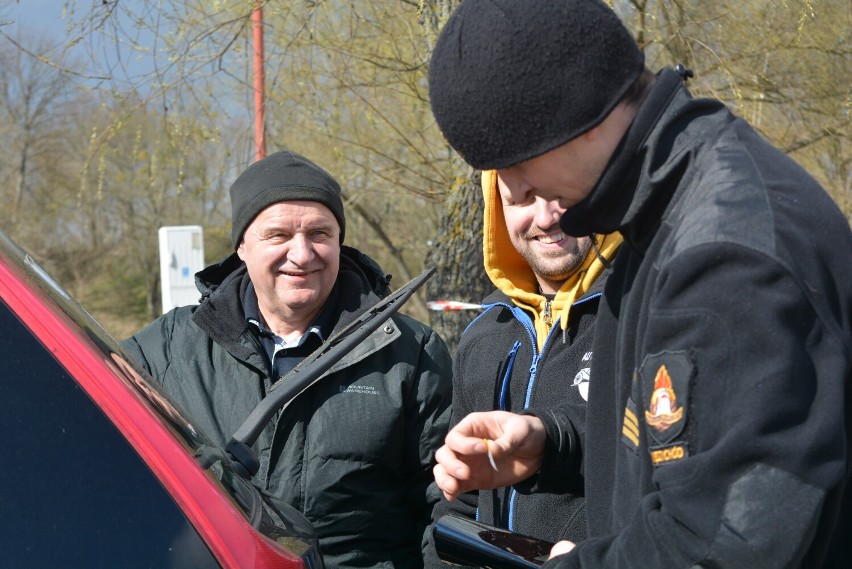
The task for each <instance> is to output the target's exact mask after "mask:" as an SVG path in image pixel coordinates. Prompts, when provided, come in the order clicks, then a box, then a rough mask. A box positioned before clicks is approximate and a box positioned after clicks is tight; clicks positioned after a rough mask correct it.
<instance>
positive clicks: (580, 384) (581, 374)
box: [571, 352, 592, 401]
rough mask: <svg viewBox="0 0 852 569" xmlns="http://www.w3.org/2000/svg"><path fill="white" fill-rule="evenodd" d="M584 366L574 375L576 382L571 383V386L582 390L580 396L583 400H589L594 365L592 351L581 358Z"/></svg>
mask: <svg viewBox="0 0 852 569" xmlns="http://www.w3.org/2000/svg"><path fill="white" fill-rule="evenodd" d="M580 365H582V366H583V367H582V369H580V371H578V372H577V375H575V376H574V383H572V384H571V387H576V388H577V391H579V392H580V397H582V398H583V401H588V400H589V379H590V378H591V366H592V352H586V353H585V354H583V359H582V360H581V364H580Z"/></svg>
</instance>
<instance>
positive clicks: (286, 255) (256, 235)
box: [237, 201, 340, 338]
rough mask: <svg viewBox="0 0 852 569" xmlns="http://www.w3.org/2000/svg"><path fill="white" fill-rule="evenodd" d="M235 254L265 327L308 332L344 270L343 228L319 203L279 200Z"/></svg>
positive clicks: (283, 332)
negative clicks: (342, 261)
mask: <svg viewBox="0 0 852 569" xmlns="http://www.w3.org/2000/svg"><path fill="white" fill-rule="evenodd" d="M237 254H238V255H239V257H240V259H242V260H243V261H244V262H245V264H246V267H247V268H248V273H249V277H250V278H251V281H252V283H253V284H254V288H255V292H256V293H257V300H258V305H259V308H260V313H261V314H262V315H263V318H264V319H265V320H266V325H267V326H268V327H269V328H270V329H271V330H272V331H273V332H275V333H276V334H278V335H280V336H282V337H285V338H286V337H287V336H290V335H292V334H293V333H294V332H299V333H303V332H304V331H306V330H307V328H308V326H310V324H311V323H312V322H313V321H314V319H315V318H316V316H317V315H318V314H319V312H320V310H321V309H322V307H323V305H324V304H325V301H326V300H327V299H328V296H329V294H330V293H331V289H332V287H333V286H334V282H335V280H336V279H337V273H338V271H339V269H340V225H339V224H338V222H337V219H336V218H335V217H334V214H332V213H331V210H330V209H328V208H327V207H326V206H324V205H322V204H320V203H318V202H312V201H290V202H279V203H276V204H272V205H270V206H269V207H267V208H266V209H264V210H262V211H261V212H260V213H259V214H258V215H257V217H255V218H254V220H252V222H251V223H250V224H249V226H248V227H247V228H246V231H245V234H244V235H243V239H242V241H241V242H240V245H239V247H238V248H237Z"/></svg>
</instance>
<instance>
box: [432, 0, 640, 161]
mask: <svg viewBox="0 0 852 569" xmlns="http://www.w3.org/2000/svg"><path fill="white" fill-rule="evenodd" d="M644 67H645V58H644V55H643V53H642V51H641V50H640V49H639V46H638V45H637V44H636V41H635V40H634V39H633V37H632V36H631V35H630V33H629V32H628V31H627V29H626V28H625V27H624V24H622V22H621V20H619V18H618V16H616V15H615V13H614V12H613V11H612V9H610V8H609V7H608V6H607V5H606V4H604V3H603V2H601V1H599V0H464V2H462V3H461V5H460V6H459V7H458V8H457V9H456V11H455V12H453V14H452V15H451V16H450V19H449V20H448V21H447V23H446V25H445V26H444V28H443V30H442V31H441V34H440V35H439V37H438V40H437V43H436V44H435V49H434V50H433V52H432V61H431V64H430V68H429V97H430V100H431V104H432V112H433V113H434V115H435V119H436V120H437V122H438V126H439V127H440V128H441V130H442V131H443V133H444V136H445V137H446V139H447V142H449V143H450V145H451V146H452V147H453V148H455V149H456V151H458V153H459V154H461V156H462V158H464V159H465V160H466V161H467V162H468V163H469V164H470V165H471V166H473V167H474V168H478V169H482V170H490V169H494V168H505V167H508V166H512V165H514V164H517V163H519V162H523V161H524V160H528V159H530V158H533V157H535V156H538V155H540V154H543V153H545V152H547V151H549V150H553V149H554V148H556V147H557V146H560V145H561V144H563V143H565V142H568V141H569V140H571V139H573V138H576V137H577V136H579V135H581V134H583V133H584V132H586V131H587V130H590V129H592V128H594V127H595V126H597V125H598V124H600V123H601V121H603V120H604V119H605V118H606V117H607V115H609V113H610V112H611V111H612V109H613V108H615V106H616V105H617V104H618V102H619V101H620V100H621V98H622V97H623V96H624V94H625V93H626V91H627V89H628V88H629V87H630V86H631V85H632V84H633V83H634V82H635V81H636V80H637V79H638V78H639V75H640V74H641V73H642V70H643V69H644Z"/></svg>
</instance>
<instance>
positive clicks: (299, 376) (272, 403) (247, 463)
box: [226, 267, 435, 478]
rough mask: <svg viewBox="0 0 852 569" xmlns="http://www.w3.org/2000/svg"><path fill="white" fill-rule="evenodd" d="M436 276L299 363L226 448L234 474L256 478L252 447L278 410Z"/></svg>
mask: <svg viewBox="0 0 852 569" xmlns="http://www.w3.org/2000/svg"><path fill="white" fill-rule="evenodd" d="M434 273H435V268H434V267H432V268H430V269H427V270H426V271H424V272H423V273H421V274H420V275H419V276H417V277H415V278H413V279H411V281H409V282H408V283H407V284H405V286H403V287H401V288H400V289H399V290H397V291H396V292H394V293H392V294H391V295H389V296H387V297H385V298H384V299H382V300H381V301H380V302H379V303H377V304H376V305H375V306H373V307H371V308H370V309H369V310H367V311H366V312H364V314H362V315H361V316H359V317H358V318H357V319H356V320H354V321H353V322H350V323H349V324H348V325H347V326H346V327H345V328H343V329H342V330H340V331H339V332H337V333H336V334H334V335H333V336H332V337H331V338H329V339H328V340H326V341H325V342H323V343H322V345H321V346H320V347H318V348H317V349H316V350H314V352H313V353H312V354H311V355H310V356H308V357H307V358H305V359H304V360H302V361H301V362H299V364H298V365H297V366H296V367H294V368H293V369H292V370H291V371H290V373H288V374H287V375H285V376H284V377H282V378H281V379H279V380H278V381H277V382H276V383H275V385H274V386H273V387H272V389H270V390H269V393H268V394H267V395H266V397H264V398H263V400H262V401H261V402H260V403H259V404H258V406H257V407H255V408H254V411H252V412H251V414H250V415H249V416H248V418H247V419H246V420H245V421H244V422H243V424H242V425H241V426H240V428H239V429H237V432H236V433H234V436H233V437H232V438H231V441H230V442H229V443H228V445H227V447H226V451H227V452H228V454H229V455H230V456H231V458H233V459H234V468H235V470H237V471H238V472H240V474H241V475H243V476H245V477H249V478H250V477H252V476H254V475H255V474H256V473H257V471H258V469H259V468H260V463H259V462H258V460H257V457H256V456H255V455H254V451H252V450H251V445H253V444H254V443H255V441H257V437H259V436H260V433H261V432H262V431H263V429H264V427H266V425H267V423H269V420H270V419H271V418H272V417H273V415H275V413H277V412H278V411H279V410H283V409H286V408H287V405H289V404H290V402H291V401H292V400H293V399H295V398H296V396H298V395H299V394H300V393H302V392H303V391H304V390H306V389H307V388H309V387H310V386H311V385H313V383H314V382H315V381H316V380H318V379H319V377H320V376H321V375H322V374H323V373H325V372H326V371H327V370H328V369H329V368H330V367H331V366H333V365H334V364H335V363H337V362H338V361H340V358H342V357H343V356H344V355H346V354H347V353H349V352H350V351H351V350H352V349H353V348H354V347H355V346H357V345H358V344H360V343H361V342H362V341H363V340H364V339H365V338H366V337H367V336H369V335H370V334H371V333H372V332H373V331H374V330H376V328H378V327H379V326H381V325H382V323H383V322H385V321H386V320H387V319H388V318H390V317H391V316H392V315H393V314H394V313H396V312H397V310H399V308H400V307H401V306H402V305H403V304H405V302H406V301H407V300H408V299H409V298H410V297H411V295H412V294H414V293H415V291H417V289H419V288H420V287H421V286H422V285H423V283H425V282H426V281H427V280H429V277H431V276H432V275H433V274H434ZM243 469H244V470H243Z"/></svg>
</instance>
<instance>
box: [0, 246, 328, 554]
mask: <svg viewBox="0 0 852 569" xmlns="http://www.w3.org/2000/svg"><path fill="white" fill-rule="evenodd" d="M0 330H2V332H0V405H2V406H3V410H2V412H0V436H2V449H3V452H2V457H3V465H2V467H0V472H2V475H0V528H2V530H0V567H36V568H37V567H123V568H126V567H140V568H141V567H146V568H147V567H193V568H195V567H241V568H245V567H253V568H267V567H281V568H297V567H311V568H313V567H322V560H321V558H320V555H319V551H318V548H317V541H316V537H315V535H314V532H313V528H312V527H311V525H310V523H309V522H308V521H307V520H306V519H305V518H304V517H303V516H302V515H301V513H299V512H297V511H295V510H289V511H280V509H275V508H273V507H272V506H271V505H270V504H268V503H267V502H266V501H264V500H263V499H262V497H261V496H260V494H258V492H257V490H256V489H255V488H254V487H253V486H252V485H251V484H250V483H249V482H247V481H246V480H245V479H244V478H241V477H240V476H238V475H237V474H235V472H234V470H233V468H232V466H231V461H229V460H228V459H227V455H226V454H225V453H223V452H221V451H220V450H219V449H216V448H215V447H212V446H211V444H210V443H209V442H208V441H207V440H206V439H205V437H204V434H203V433H200V432H198V430H197V429H196V428H195V427H193V425H192V422H191V421H190V420H189V419H187V418H186V417H185V416H184V415H183V414H182V413H181V412H180V411H179V410H178V409H176V408H175V407H174V406H173V405H172V404H171V403H170V402H169V400H168V398H167V397H166V396H164V395H163V394H162V392H161V391H160V389H159V388H158V387H157V386H156V385H155V384H153V382H150V381H149V380H148V379H147V378H146V377H143V375H140V373H139V372H137V371H136V370H135V369H134V367H133V366H132V365H130V364H129V363H128V362H127V361H125V360H124V358H123V357H122V355H121V354H122V351H121V348H120V347H119V346H118V344H117V342H116V341H115V340H114V339H113V338H112V337H111V336H110V335H109V334H108V333H107V332H105V331H104V330H103V329H102V328H101V327H100V326H99V325H98V324H97V323H96V322H95V321H94V320H93V319H92V318H91V316H89V314H88V313H87V312H85V310H83V309H82V308H81V307H80V306H79V305H78V304H77V303H76V302H74V301H73V300H72V299H71V297H70V296H69V295H68V294H67V293H66V292H65V291H64V290H63V289H62V288H61V287H60V286H59V285H58V284H57V283H56V282H54V281H53V280H52V279H51V278H50V277H49V276H48V275H47V274H46V273H45V272H44V270H42V269H41V268H40V267H39V266H38V264H37V263H36V262H35V261H34V260H33V259H32V257H30V256H29V255H28V254H27V253H26V252H25V251H23V250H21V249H20V248H19V247H18V246H17V245H15V244H14V243H13V242H12V241H11V240H10V239H9V238H8V237H6V236H5V235H4V234H2V233H0Z"/></svg>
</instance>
